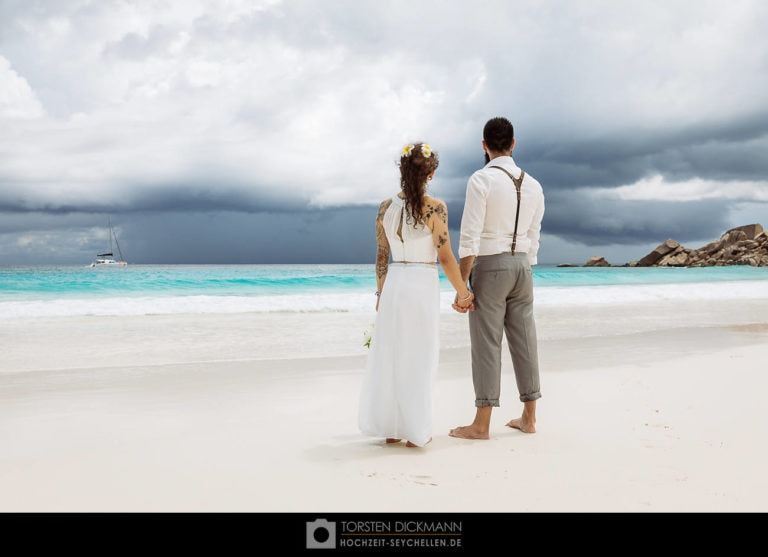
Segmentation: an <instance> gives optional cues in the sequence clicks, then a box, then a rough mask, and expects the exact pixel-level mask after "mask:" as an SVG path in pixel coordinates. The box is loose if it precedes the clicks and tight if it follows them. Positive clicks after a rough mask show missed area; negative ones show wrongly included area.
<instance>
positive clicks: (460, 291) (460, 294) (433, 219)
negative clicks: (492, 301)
mask: <svg viewBox="0 0 768 557" xmlns="http://www.w3.org/2000/svg"><path fill="white" fill-rule="evenodd" d="M425 201H426V211H425V214H424V220H425V222H426V223H427V226H429V228H431V229H432V240H433V241H434V242H435V247H436V248H437V259H438V261H440V265H441V266H442V267H443V272H444V273H445V276H446V278H447V279H448V280H449V281H450V283H451V284H452V285H453V287H454V288H455V289H456V302H458V301H459V299H464V298H466V300H464V301H463V302H462V303H461V304H459V305H460V307H462V308H463V309H466V308H469V307H471V305H472V297H471V292H470V291H469V289H468V288H467V281H466V280H462V277H461V271H460V270H459V264H458V262H457V261H456V256H455V255H454V254H453V249H452V248H451V237H450V235H449V234H448V208H447V207H446V205H445V202H443V201H441V200H439V199H434V198H427V199H426V200H425Z"/></svg>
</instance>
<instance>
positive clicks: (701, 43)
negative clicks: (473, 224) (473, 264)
mask: <svg viewBox="0 0 768 557" xmlns="http://www.w3.org/2000/svg"><path fill="white" fill-rule="evenodd" d="M766 28H768V4H766V3H765V2H763V1H762V0H754V1H743V0H732V1H731V2H722V1H693V0H691V1H680V0H652V1H642V2H641V1H638V2H633V1H620V2H616V1H608V0H606V1H589V0H586V1H577V2H571V1H545V0H540V1H512V0H506V1H494V0H482V1H477V2H469V1H464V0H421V1H416V0H411V1H402V0H388V1H386V2H361V1H359V0H357V1H351V0H286V1H279V0H265V1H259V0H167V1H159V0H158V1H150V0H145V1H139V0H136V1H131V0H120V1H118V0H114V1H113V0H46V1H29V0H0V264H4V265H8V264H26V263H51V264H58V263H74V264H79V263H82V264H84V265H86V264H87V263H89V262H90V261H91V260H92V259H93V257H94V256H95V254H96V253H98V252H100V251H103V250H104V249H105V247H106V246H107V236H106V224H107V219H108V218H111V219H112V222H113V224H114V225H115V227H116V230H117V234H118V238H119V243H120V248H121V252H122V253H123V255H124V256H125V258H126V259H127V260H128V261H129V263H370V262H373V260H374V257H375V237H374V219H375V215H376V207H377V206H378V203H379V202H380V201H381V200H382V199H384V198H387V197H390V196H391V195H394V194H395V193H397V191H398V189H399V174H398V171H397V167H396V165H395V161H396V160H397V157H398V153H399V151H400V149H401V147H402V145H403V144H405V143H410V142H415V141H425V142H428V143H430V144H431V145H432V146H433V148H434V149H435V150H436V151H437V152H438V153H439V157H440V167H439V169H438V171H437V175H436V176H435V179H434V180H433V181H432V183H431V184H432V185H431V186H430V190H429V193H430V194H431V195H434V196H436V197H440V198H442V199H444V200H445V201H446V202H447V203H448V207H449V225H450V227H451V229H452V234H453V235H452V240H453V248H454V251H457V249H458V228H459V226H460V221H461V211H462V208H463V199H464V189H465V187H466V181H467V178H468V177H469V175H470V174H471V173H472V172H473V171H474V170H476V169H477V168H479V167H480V166H481V165H482V158H483V153H482V149H481V145H480V141H481V139H482V126H483V124H484V123H485V121H486V120H487V119H488V118H491V117H494V116H506V117H508V118H509V119H510V120H511V121H512V122H513V124H514V125H515V135H516V139H517V146H516V148H515V150H514V152H513V156H514V158H515V160H516V161H517V163H518V164H519V165H520V166H521V167H523V168H524V169H525V170H526V171H527V172H528V173H529V174H531V175H533V176H535V177H536V178H537V179H538V180H539V181H540V182H541V184H542V186H543V187H544V192H545V197H546V212H545V216H544V222H543V230H542V241H541V250H540V253H539V262H540V263H563V262H569V263H576V264H582V263H584V262H585V261H586V260H587V259H588V258H589V257H592V256H594V255H601V256H604V257H606V259H608V261H609V262H611V263H613V264H623V263H626V262H629V261H633V260H637V259H639V258H641V257H642V256H644V255H645V254H646V253H648V252H649V251H650V250H652V249H653V248H654V247H656V246H657V245H658V244H659V243H661V242H663V241H664V240H666V239H667V238H673V239H675V240H678V241H679V242H681V243H682V244H683V245H685V246H687V247H691V248H697V247H701V246H702V245H704V244H706V243H708V242H709V241H711V240H714V239H716V238H718V237H719V236H720V235H721V234H722V233H723V232H725V231H726V230H727V229H729V228H732V227H734V226H739V225H742V224H750V223H755V222H759V223H761V224H763V226H766V227H768V218H767V217H768V156H767V155H768V38H766V37H768V35H766V32H765V29H766Z"/></svg>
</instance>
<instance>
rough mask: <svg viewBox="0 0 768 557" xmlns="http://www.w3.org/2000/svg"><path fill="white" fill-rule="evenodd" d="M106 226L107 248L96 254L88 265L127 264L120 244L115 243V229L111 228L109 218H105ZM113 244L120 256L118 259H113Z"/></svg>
mask: <svg viewBox="0 0 768 557" xmlns="http://www.w3.org/2000/svg"><path fill="white" fill-rule="evenodd" d="M107 227H108V229H109V245H108V249H107V251H105V252H104V253H99V254H97V255H96V259H94V260H93V262H92V263H91V265H90V266H91V267H102V266H112V265H128V262H127V261H126V260H125V259H124V258H123V253H122V251H120V244H118V243H117V235H115V230H114V229H113V228H112V219H111V218H109V219H108V220H107ZM113 245H114V246H115V247H116V248H117V253H118V255H119V256H120V257H119V258H118V259H115V254H114V251H113Z"/></svg>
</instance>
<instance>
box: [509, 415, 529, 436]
mask: <svg viewBox="0 0 768 557" xmlns="http://www.w3.org/2000/svg"><path fill="white" fill-rule="evenodd" d="M507 427H511V428H512V429H519V430H520V431H522V432H523V433H536V424H535V423H533V422H529V421H527V420H525V419H523V418H515V419H514V420H509V421H508V422H507Z"/></svg>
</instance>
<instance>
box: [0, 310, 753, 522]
mask: <svg viewBox="0 0 768 557" xmlns="http://www.w3.org/2000/svg"><path fill="white" fill-rule="evenodd" d="M633 316H634V317H633ZM681 316H685V319H682V320H681ZM370 318H371V316H370V315H356V314H334V315H324V314H305V315H299V314H276V315H271V316H270V315H264V314H260V315H216V316H213V315H211V316H192V317H185V316H148V317H128V318H126V317H120V318H117V317H115V318H111V317H90V318H65V319H48V320H30V321H25V322H14V323H13V324H11V323H0V347H2V352H3V354H2V358H0V360H1V361H0V494H2V495H0V512H30V511H31V512H47V511H54V512H55V511H65V512H69V511H94V512H105V511H106V512H112V511H126V512H133V511H140V512H144V511H161V512H165V511H179V512H197V511H212V512H219V511H233V512H239V511H250V512H318V513H320V512H326V513H328V512H362V511H376V512H379V511H393V512H398V511H402V512H405V511H408V512H426V511H430V512H432V511H442V512H484V511H490V512H523V511H542V512H543V511H546V512H560V511H562V512H581V511H584V512H603V511H608V512H613V511H618V512H623V511H634V512H675V511H688V512H709V511H724V512H731V511H734V512H735V511H739V512H751V511H759V512H765V511H768V476H767V475H766V474H765V469H766V466H768V450H767V449H766V439H768V404H766V402H765V398H766V395H765V393H766V392H768V367H766V362H767V361H768V302H766V301H765V300H744V301H731V302H729V303H728V304H727V305H726V304H707V305H706V307H703V306H702V305H701V304H688V305H685V304H675V303H673V302H669V301H667V302H665V304H664V305H663V306H658V307H653V308H650V307H647V306H635V307H631V306H628V307H616V308H603V309H599V308H593V309H591V310H589V311H588V312H586V311H585V310H583V309H581V310H579V309H577V308H571V309H558V308H541V309H540V310H539V315H538V319H539V329H540V336H541V341H540V358H541V367H542V392H543V398H542V399H541V400H540V401H539V405H538V423H537V429H538V432H537V433H536V434H534V435H527V434H523V433H521V432H519V431H516V430H512V429H509V428H505V427H504V425H503V424H504V423H505V422H506V421H507V420H509V418H511V417H515V416H517V415H519V413H520V410H521V405H520V403H519V402H518V400H517V393H516V390H515V386H514V378H513V375H512V371H511V364H509V360H508V357H507V360H506V366H505V371H504V377H503V380H502V381H503V382H502V406H501V408H499V409H496V410H495V411H494V416H493V429H492V432H491V435H492V437H491V439H490V440H488V441H467V440H461V439H454V438H451V437H449V436H448V435H447V433H448V430H449V429H450V428H452V427H454V426H457V425H462V424H465V423H468V421H469V420H470V419H471V417H472V416H473V413H474V408H473V399H474V395H473V392H472V385H471V375H470V371H469V350H468V347H467V339H466V326H465V325H466V320H465V316H459V315H458V314H455V315H453V314H451V315H445V316H444V317H443V319H442V321H441V331H442V333H443V344H444V345H445V346H446V348H445V350H444V351H443V352H442V354H441V366H440V371H439V380H438V383H437V385H436V389H435V406H436V408H435V434H434V440H433V442H432V443H430V444H429V445H427V446H426V447H425V448H422V449H408V448H406V447H405V446H403V445H399V446H385V445H384V444H383V441H382V440H377V439H370V438H366V437H363V436H361V435H360V434H359V432H358V431H357V419H356V418H357V397H358V392H359V387H360V381H361V377H362V367H363V364H364V359H365V349H364V348H362V347H361V346H359V345H360V344H361V343H362V340H363V336H362V330H363V329H364V328H365V327H366V326H367V325H368V323H369V322H370ZM617 323H621V324H622V327H618V326H617V325H616V324H617ZM669 323H673V324H674V326H673V327H671V328H670V327H669V325H668V324H669ZM265 339H266V341H265Z"/></svg>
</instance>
